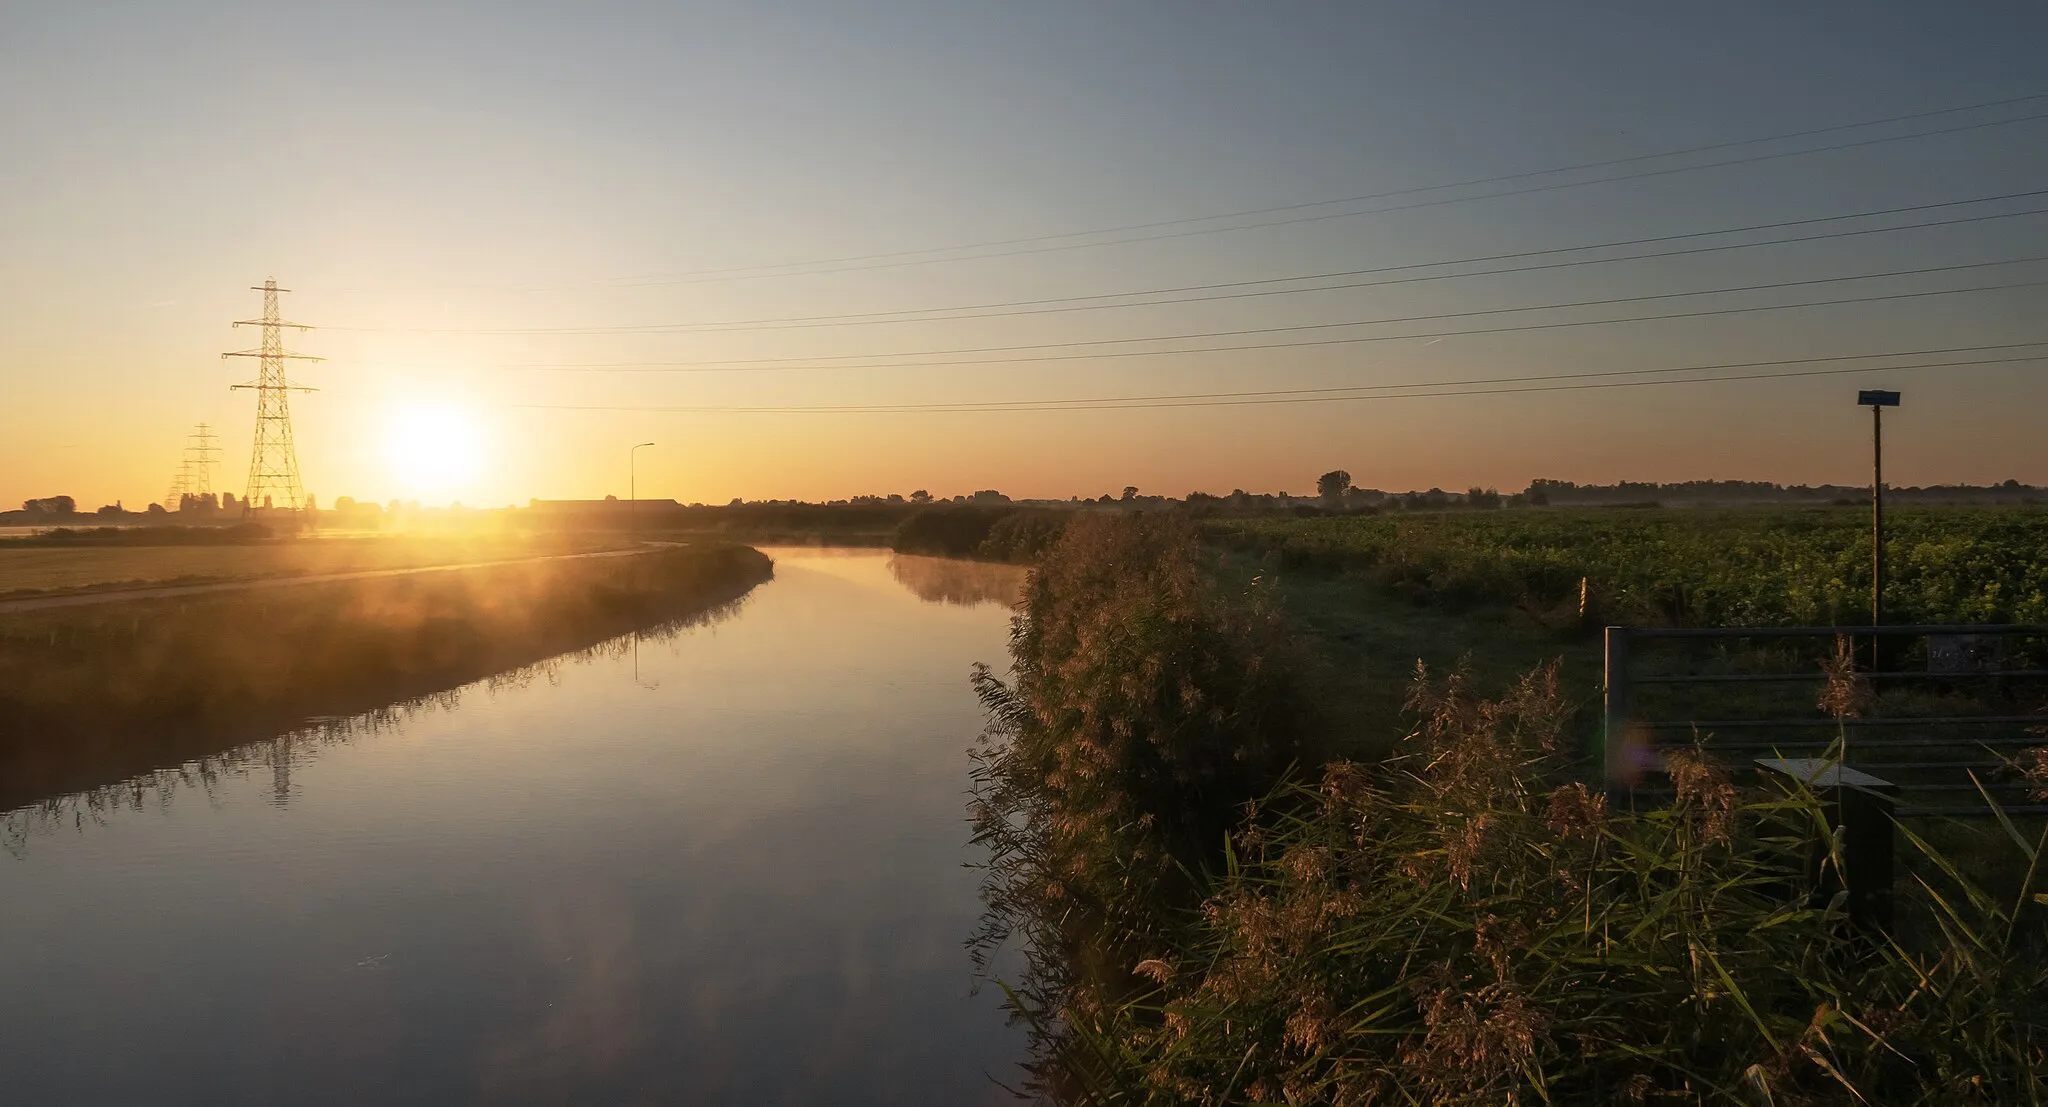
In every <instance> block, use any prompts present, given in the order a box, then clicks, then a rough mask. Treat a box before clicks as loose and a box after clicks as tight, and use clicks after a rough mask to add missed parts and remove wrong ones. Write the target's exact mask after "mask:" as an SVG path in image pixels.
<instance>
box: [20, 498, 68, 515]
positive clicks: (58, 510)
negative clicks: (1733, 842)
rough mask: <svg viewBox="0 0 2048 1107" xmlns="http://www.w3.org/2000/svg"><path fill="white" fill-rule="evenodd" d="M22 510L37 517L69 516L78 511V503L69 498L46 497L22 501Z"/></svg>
mask: <svg viewBox="0 0 2048 1107" xmlns="http://www.w3.org/2000/svg"><path fill="white" fill-rule="evenodd" d="M21 509H22V510H23V511H26V512H29V513H30V514H35V515H69V514H71V513H73V512H75V511H77V510H78V501H77V500H74V499H72V498H71V497H69V496H44V497H42V498H41V499H37V500H23V501H21Z"/></svg>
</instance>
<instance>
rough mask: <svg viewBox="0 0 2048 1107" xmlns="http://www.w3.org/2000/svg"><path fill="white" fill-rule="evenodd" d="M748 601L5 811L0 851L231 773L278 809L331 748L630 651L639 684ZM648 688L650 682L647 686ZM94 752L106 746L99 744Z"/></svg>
mask: <svg viewBox="0 0 2048 1107" xmlns="http://www.w3.org/2000/svg"><path fill="white" fill-rule="evenodd" d="M746 602H747V597H745V596H742V597H740V598H739V599H736V600H733V601H730V602H728V603H723V604H720V605H718V606H716V607H712V608H707V609H705V610H703V611H700V612H695V613H693V614H690V615H687V616H684V617H682V618H678V619H670V620H667V621H664V622H661V623H657V624H655V625H654V626H651V627H648V628H646V629H643V630H640V631H636V632H635V633H633V634H625V635H620V636H619V637H617V638H609V639H606V640H605V641H603V642H599V643H596V644H595V645H591V646H588V647H585V648H584V649H580V650H572V651H570V652H568V653H562V654H557V655H555V656H554V657H550V658H547V659H546V660H543V661H537V662H535V663H533V664H531V665H522V666H519V667H518V668H515V669H508V670H506V671H504V672H502V673H493V674H492V675H490V676H488V677H485V678H483V679H482V680H478V681H473V682H471V683H469V684H465V685H463V686H461V687H459V688H448V689H443V690H441V691H438V692H428V693H426V694H424V695H419V696H413V697H410V698H408V699H403V700H399V701H397V702H394V703H389V704H385V705H384V706H383V707H379V708H377V709H376V710H374V711H366V712H363V713H362V714H359V715H333V716H323V717H316V718H313V719H309V720H307V725H305V726H304V727H301V728H299V729H297V730H292V731H288V732H286V733H284V734H280V735H277V736H276V737H273V738H265V739H263V740H261V741H257V742H246V743H243V744H241V745H237V746H232V747H229V748H228V749H225V750H221V751H219V752H217V753H211V754H206V755H204V756H201V757H198V758H194V759H191V760H188V761H186V762H184V763H182V764H179V765H174V766H170V767H165V768H156V769H151V770H149V771H148V772H144V773H138V774H136V775H133V776H130V777H128V778H126V779H124V780H121V781H118V782H116V783H113V784H108V785H105V786H103V787H99V788H91V789H87V790H84V791H78V792H71V793H67V794H65V795H60V796H52V797H49V798H46V799H42V800H38V801H36V802H34V803H29V804H24V805H22V806H19V807H16V808H14V809H13V810H11V811H5V812H0V849H4V850H6V851H7V852H8V853H11V854H14V855H15V856H20V855H21V852H22V851H23V850H24V849H26V848H27V846H28V842H29V840H30V839H31V838H32V837H34V836H36V835H38V834H43V833H48V832H50V831H52V830H56V829H64V828H69V829H71V830H75V831H83V830H84V829H85V828H86V827H87V826H88V825H103V824H105V822H106V821H107V819H108V818H110V817H112V816H113V815H114V814H115V813H117V812H120V811H124V810H126V811H132V812H142V811H148V810H155V811H158V812H162V811H165V810H168V809H169V807H170V805H171V803H172V801H173V800H174V799H175V798H176V797H177V795H178V794H179V793H180V792H199V793H201V794H204V795H208V796H211V795H212V793H213V790H214V789H215V787H216V786H217V785H218V784H219V782H220V781H221V780H222V779H223V778H240V777H248V776H251V775H264V776H268V777H269V780H270V798H269V802H270V803H271V805H272V806H276V807H283V806H285V805H286V804H288V803H289V802H290V801H291V795H292V787H293V785H292V771H293V769H294V768H295V767H298V766H302V765H306V764H309V763H311V762H312V761H313V760H314V759H315V758H317V757H319V755H320V752H321V750H322V749H323V748H325V747H327V746H332V745H336V744H342V743H347V742H352V741H354V740H356V739H358V738H362V737H365V736H367V735H372V734H377V733H380V732H383V731H388V730H391V729H392V728H394V727H396V726H398V725H399V724H401V723H404V722H405V721H407V720H409V719H412V718H413V717H415V716H417V715H419V714H421V713H423V712H429V711H453V710H455V709H456V708H457V707H459V706H461V704H462V702H463V699H464V697H465V696H474V695H483V696H493V695H496V694H498V693H500V692H503V691H507V690H511V689H519V688H525V687H526V686H527V685H529V684H532V683H533V682H534V681H536V680H539V681H544V682H546V683H548V684H554V683H557V682H558V681H559V679H560V676H561V673H562V670H563V669H564V668H566V667H568V666H571V665H584V664H590V663H593V662H599V661H617V660H618V659H620V658H622V657H626V656H628V655H630V656H631V657H632V659H633V674H634V682H635V683H641V681H640V665H639V662H640V643H641V642H642V641H648V642H655V643H667V642H673V641H674V640H675V639H676V637H677V636H678V635H681V634H683V633H685V632H688V631H690V630H693V629H695V628H697V627H705V626H713V625H716V624H718V623H721V622H724V621H726V620H728V619H731V618H734V617H735V616H737V615H738V614H739V612H740V610H741V609H742V608H743V607H744V606H745V604H746ZM642 686H643V687H649V686H648V685H645V684H643V685H642ZM86 752H88V753H92V752H101V753H104V752H105V751H104V750H101V749H99V748H97V747H95V748H94V749H91V750H87V751H86Z"/></svg>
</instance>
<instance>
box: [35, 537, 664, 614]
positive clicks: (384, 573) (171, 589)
mask: <svg viewBox="0 0 2048 1107" xmlns="http://www.w3.org/2000/svg"><path fill="white" fill-rule="evenodd" d="M646 552H648V547H646V546H643V547H640V548H638V549H624V550H592V551H589V552H586V553H573V554H543V555H541V556H538V557H509V558H500V559H498V560H496V561H466V562H460V563H458V564H454V565H419V566H414V567H412V568H405V569H361V570H357V571H355V572H349V573H311V574H307V575H305V576H296V577H261V578H258V579H256V580H224V581H216V582H214V583H211V584H170V585H159V586H152V587H148V588H121V589H111V590H108V591H104V592H73V593H67V594H65V595H61V596H29V597H26V598H24V599H18V600H0V615H10V614H13V613H15V612H18V611H42V610H46V609H48V608H53V607H81V606H84V605H87V604H101V603H121V602H124V601H127V600H154V599H163V598H166V597H172V596H198V595H203V594H205V593H208V592H239V591H245V590H250V589H256V588H286V587H290V586H291V585H295V584H327V583H330V582H333V581H343V580H373V579H375V578H377V577H402V576H406V575H408V574H413V573H447V572H453V571H456V570H460V569H484V568H489V567H491V566H494V565H524V564H527V563H530V562H536V561H575V560H578V559H581V558H594V557H624V556H627V555H630V554H638V553H646Z"/></svg>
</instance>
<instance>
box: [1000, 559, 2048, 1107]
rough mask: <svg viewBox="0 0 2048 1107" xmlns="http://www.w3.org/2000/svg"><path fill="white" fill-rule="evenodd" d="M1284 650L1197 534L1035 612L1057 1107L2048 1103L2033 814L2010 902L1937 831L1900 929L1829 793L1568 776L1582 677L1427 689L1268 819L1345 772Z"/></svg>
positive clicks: (1046, 1030)
mask: <svg viewBox="0 0 2048 1107" xmlns="http://www.w3.org/2000/svg"><path fill="white" fill-rule="evenodd" d="M1281 641H1284V635H1283V634H1282V633H1281V632H1280V630H1279V628H1278V627H1277V626H1276V625H1275V624H1274V623H1273V622H1271V615H1270V612H1269V611H1268V610H1266V609H1265V608H1264V607H1263V606H1262V602H1261V601H1260V599H1259V598H1258V597H1256V596H1254V597H1251V598H1249V599H1247V598H1242V597H1233V596H1225V595H1222V594H1220V593H1219V592H1218V591H1217V590H1216V587H1215V585H1214V583H1213V581H1211V580H1209V579H1208V578H1207V577H1206V576H1205V575H1204V573H1203V572H1202V563H1201V558H1200V555H1199V553H1197V552H1195V551H1194V547H1193V543H1192V539H1191V537H1190V536H1189V535H1187V534H1186V533H1184V531H1183V530H1181V529H1176V527H1175V526H1173V525H1170V524H1161V523H1157V522H1145V523H1129V522H1116V521H1105V522H1101V523H1095V522H1092V521H1089V522H1082V521H1077V523H1076V524H1075V527H1074V529H1073V530H1072V531H1071V532H1070V533H1069V535H1068V537H1067V539H1066V540H1065V541H1063V542H1062V543H1061V545H1060V546H1059V547H1057V548H1056V549H1055V550H1054V551H1053V554H1052V555H1051V556H1050V557H1048V559H1047V560H1046V562H1045V563H1044V564H1043V565H1042V566H1041V568H1040V570H1039V572H1038V574H1037V575H1036V576H1035V577H1034V580H1033V582H1032V585H1031V587H1030V591H1029V597H1028V599H1027V602H1026V604H1025V606H1024V609H1023V612H1022V614H1021V615H1020V617H1019V620H1018V623H1017V632H1016V635H1015V638H1014V641H1013V654H1014V658H1015V661H1016V665H1017V678H1016V680H1015V681H1014V682H1012V683H1009V684H1003V683H998V682H996V681H995V679H994V678H993V676H992V675H990V674H988V673H986V672H983V673H981V674H979V675H978V676H977V682H978V683H979V685H980V686H981V688H982V691H983V695H984V698H985V700H986V701H987V702H988V705H989V707H990V709H991V714H992V725H991V729H990V733H989V736H988V737H987V738H986V739H985V740H984V743H983V745H982V746H981V747H980V750H979V752H978V760H977V767H976V779H977V782H978V789H977V804H978V807H977V817H976V826H977V832H978V834H979V835H980V837H981V839H982V840H983V841H984V842H986V843H988V844H989V845H990V846H991V847H992V856H993V858H994V861H993V864H992V865H991V868H990V870H989V873H988V877H989V879H988V889H987V892H988V898H989V905H990V924H989V928H988V929H987V930H986V931H985V932H984V933H983V934H982V935H980V936H979V939H980V940H981V941H982V942H983V943H984V949H985V948H986V944H987V943H989V942H991V941H994V940H998V939H1000V938H1001V937H1003V936H1005V935H1012V934H1015V935H1019V936H1021V937H1022V938H1023V939H1024V945H1025V952H1026V955H1027V957H1026V959H1027V961H1028V966H1029V967H1028V971H1027V972H1026V973H1025V974H1023V976H1021V977H1020V978H1019V979H1018V980H1016V981H1011V982H1006V983H1010V984H1013V985H1015V986H1014V987H1012V989H1011V999H1012V1003H1013V1007H1014V1009H1015V1010H1016V1011H1017V1012H1018V1013H1019V1015H1020V1016H1021V1017H1023V1018H1025V1019H1027V1020H1028V1021H1029V1022H1030V1024H1031V1027H1032V1029H1033V1031H1034V1038H1033V1042H1034V1050H1035V1052H1034V1063H1033V1065H1032V1068H1031V1080H1030V1081H1029V1083H1028V1084H1027V1087H1026V1089H1025V1090H1026V1091H1028V1092H1030V1093H1031V1094H1035V1095H1038V1096H1041V1097H1044V1098H1048V1099H1052V1100H1057V1101H1061V1102H1074V1103H1148V1104H1169V1103H1246V1102H1249V1103H1286V1104H1294V1105H1299V1104H1366V1103H1405V1104H1425V1103H1426V1104H1449V1105H1457V1104H1499V1103H1530V1104H1533V1103H1557V1104H1577V1103H1616V1102H1619V1103H1673V1104H1678V1103H1710V1102H1711V1103H1754V1104H1769V1105H1791V1104H1817V1103H1855V1102H1864V1103H1886V1104H1890V1103H1905V1104H1921V1103H1925V1104H1936V1103H1940V1104H1951V1103H2034V1102H2041V1101H2042V1100H2043V1099H2048V951H2044V948H2043V938H2044V933H2043V922H2044V915H2048V911H2044V905H2048V897H2044V896H2043V894H2042V893H2041V892H2040V891H2039V890H2038V889H2039V888H2040V886H2041V883H2042V881H2041V876H2042V874H2041V872H2040V870H2041V868H2042V864H2041V861H2042V853H2043V851H2044V849H2048V838H2044V839H2036V838H2033V837H2029V836H2025V835H2022V834H2021V833H2020V832H2019V831H2018V829H2017V827H2015V826H2013V825H2012V824H2010V823H2006V824H2003V826H2002V829H2001V833H2004V834H2005V835H2006V840H2007V841H2008V842H2009V844H2010V846H2011V849H2012V851H2013V852H2012V856H2013V858H2014V864H2013V865H2012V866H2011V868H2012V870H2013V871H2014V872H2016V873H2017V872H2019V871H2022V870H2023V871H2024V874H2025V875H2024V877H2023V878H2021V879H2019V880H2018V881H2017V885H2016V887H2017V891H2016V892H2014V891H2012V890H2008V889H2002V890H2001V891H1999V892H1993V891H1990V890H1987V889H1986V888H1985V887H1982V886H1980V885H1979V884H1977V883H1975V882H1973V881H1972V880H1971V879H1969V878H1968V877H1966V876H1965V875H1964V874H1963V873H1962V872H1961V871H1960V870H1959V869H1958V868H1957V866H1955V865H1954V864H1952V863H1950V862H1949V861H1948V860H1947V859H1946V858H1944V857H1943V856H1941V855H1940V853H1939V852H1938V851H1936V850H1935V849H1934V848H1933V847H1932V846H1930V845H1929V844H1928V843H1927V841H1926V840H1925V838H1924V837H1922V836H1921V835H1919V834H1916V833H1914V832H1912V831H1911V830H1910V829H1903V830H1901V832H1900V836H1901V838H1902V840H1903V841H1904V842H1905V844H1906V848H1907V852H1908V863H1907V864H1906V865H1905V866H1904V868H1905V869H1906V870H1907V872H1908V877H1907V879H1906V881H1905V882H1904V884H1903V886H1902V887H1901V888H1900V889H1899V890H1898V895H1897V903H1896V919H1897V922H1896V924H1895V925H1894V926H1893V927H1892V928H1890V929H1888V930H1883V931H1871V930H1868V929H1862V930H1859V929H1857V928H1855V927H1852V926H1851V925H1850V923H1849V920H1848V918H1847V914H1846V910H1845V906H1846V901H1845V899H1844V897H1842V896H1840V895H1836V894H1832V892H1831V889H1832V888H1833V887H1834V886H1835V882H1834V879H1833V877H1834V873H1835V872H1838V871H1839V868H1840V856H1839V852H1838V847H1837V846H1836V845H1835V843H1836V837H1835V835H1834V834H1833V832H1832V831H1831V830H1830V828H1829V825H1828V818H1829V815H1828V805H1827V797H1825V796H1820V795H1815V794H1813V793H1812V792H1811V791H1810V790H1806V789H1801V788H1798V787H1796V786H1788V787H1785V788H1775V789H1769V790H1758V789H1748V790H1743V789H1739V788H1738V787H1737V786H1736V785H1735V783H1734V782H1733V781H1731V780H1730V779H1729V778H1728V776H1727V775H1725V774H1724V773H1723V772H1722V771H1721V769H1719V768H1718V767H1717V766H1716V765H1715V764H1714V763H1712V762H1711V761H1710V760H1709V759H1708V758H1706V757H1705V756H1704V755H1702V754H1695V753H1680V754H1677V755H1674V756H1673V758H1672V759H1671V763H1670V770H1671V777H1672V781H1673V783H1674V784H1675V786H1676V797H1675V799H1674V800H1673V802H1672V803H1670V804H1669V805H1668V806H1665V807H1660V808H1655V809H1648V810H1641V811H1633V812H1623V811H1616V810H1611V809H1610V808H1609V807H1608V805H1607V803H1606V801H1605V799H1604V798H1603V797H1602V796H1600V795H1597V794H1595V793H1593V792H1590V791H1589V790H1588V789H1587V788H1586V787H1585V786H1584V785H1583V784H1580V783H1577V782H1574V781H1572V780H1570V779H1568V769H1567V766H1568V764H1569V762H1570V758H1569V756H1568V754H1569V752H1570V751H1566V750H1563V749H1560V746H1561V744H1562V736H1563V735H1564V734H1565V724H1566V721H1567V719H1568V717H1569V715H1570V712H1571V708H1572V706H1573V705H1572V704H1570V703H1569V702H1568V700H1567V697H1565V696H1564V695H1563V694H1562V693H1561V692H1560V690H1559V686H1558V682H1557V675H1556V670H1555V668H1554V667H1548V668H1544V669H1540V670H1538V671H1535V672H1532V673H1530V674H1528V675H1526V676H1525V677H1523V678H1522V679H1521V680H1519V681H1517V682H1515V683H1514V684H1513V685H1512V686H1510V687H1509V688H1507V689H1505V690H1503V691H1500V692H1497V693H1492V694H1488V693H1485V692H1482V691H1481V690H1479V689H1476V688H1474V687H1473V686H1472V682H1471V681H1470V680H1469V679H1468V678H1467V677H1466V676H1464V675H1463V674H1461V673H1457V672H1453V673H1451V674H1449V675H1447V676H1437V675H1434V674H1431V673H1429V672H1426V671H1418V673H1417V675H1416V680H1415V683H1414V692H1413V694H1412V696H1411V698H1410V701H1409V712H1410V714H1411V716H1412V718H1413V720H1414V723H1415V725H1414V729H1413V732H1412V734H1411V736H1410V737H1409V738H1408V739H1407V741H1406V742H1405V743H1404V744H1403V745H1402V746H1401V747H1400V748H1399V749H1398V750H1397V752H1396V753H1395V755H1394V756H1392V757H1391V758H1390V759H1389V760H1387V761H1386V762H1385V763H1383V764H1377V765H1359V764H1353V763H1349V762H1341V761H1340V762H1334V763H1330V764H1327V765H1323V766H1321V767H1320V768H1318V769H1316V770H1314V771H1310V772H1305V773H1300V774H1296V775H1293V776H1284V775H1283V776H1282V777H1281V778H1279V779H1278V781H1277V783H1274V784H1273V786H1272V787H1271V788H1269V789H1266V790H1264V791H1263V792H1262V791H1260V790H1259V785H1260V783H1261V782H1262V781H1269V780H1274V779H1275V774H1277V773H1280V771H1281V769H1282V767H1283V766H1284V765H1285V764H1286V763H1287V761H1288V759H1289V758H1290V757H1291V756H1295V755H1297V754H1299V753H1300V751H1303V750H1308V749H1313V748H1314V747H1313V737H1314V736H1313V731H1312V727H1313V721H1312V719H1310V718H1307V717H1305V716H1304V715H1302V714H1301V705H1302V703H1303V702H1304V701H1305V700H1308V699H1309V698H1311V697H1312V695H1313V692H1314V689H1312V688H1304V687H1301V685H1300V682H1299V680H1297V679H1296V678H1294V677H1293V676H1291V675H1290V674H1289V672H1288V671H1287V670H1288V669H1289V666H1290V665H1291V662H1290V661H1287V660H1284V659H1286V658H1287V657H1288V654H1287V651H1286V650H1285V649H1284V648H1277V649H1272V650H1268V649H1267V648H1265V647H1264V646H1263V645H1262V644H1263V643H1268V642H1281ZM1252 797H1258V798H1256V799H1252ZM1248 800H1249V801H1250V802H1247V801H1248ZM1212 834H1213V835H1214V837H1209V836H1210V835H1212ZM1205 842H1207V843H1210V848H1209V849H1207V850H1204V849H1203V848H1201V847H1202V845H1203V843H1205ZM1816 843H1818V844H1819V845H1820V847H1821V848H1822V849H1823V850H1824V857H1825V861H1824V863H1823V864H1822V866H1821V867H1820V869H1819V871H1814V870H1813V869H1812V868H1811V867H1810V866H1809V864H1808V861H1809V859H1810V858H1811V856H1812V855H1813V850H1814V848H1815V845H1816Z"/></svg>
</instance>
